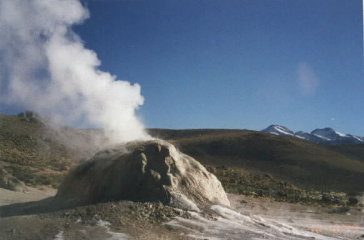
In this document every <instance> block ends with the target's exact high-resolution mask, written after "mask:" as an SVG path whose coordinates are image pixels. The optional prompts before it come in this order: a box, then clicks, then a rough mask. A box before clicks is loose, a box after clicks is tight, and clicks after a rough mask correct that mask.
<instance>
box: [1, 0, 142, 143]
mask: <svg viewBox="0 0 364 240" xmlns="http://www.w3.org/2000/svg"><path fill="white" fill-rule="evenodd" d="M88 16H89V13H88V11H87V10H86V9H85V8H84V7H83V6H82V4H81V2H80V1H79V0H26V1H24V0H0V32H1V35H0V101H1V102H2V104H4V103H8V104H9V105H11V106H12V107H14V106H15V105H17V106H19V107H20V108H26V109H31V110H34V111H36V112H39V113H41V114H42V115H46V116H50V117H51V118H53V119H55V120H58V122H61V123H62V125H70V124H71V125H82V126H87V127H101V128H103V129H105V131H106V135H107V136H108V138H109V139H110V140H111V143H118V142H127V141H132V140H136V139H143V138H146V136H147V134H146V133H145V132H144V128H143V126H142V124H141V122H140V121H139V119H138V118H137V117H136V115H135V110H136V109H137V108H138V107H139V106H140V105H142V104H143V101H144V99H143V97H142V96H141V94H140V86H139V85H138V84H130V83H129V82H126V81H120V80H117V79H116V77H115V76H113V75H111V74H109V73H107V72H103V71H100V70H99V69H98V67H99V66H100V61H99V59H98V58H97V56H96V53H95V52H93V51H91V50H89V49H86V48H85V47H84V45H83V42H82V40H81V39H80V37H79V36H78V35H77V34H76V33H75V32H73V31H72V29H71V27H72V26H73V25H75V24H81V23H82V22H83V21H84V20H85V19H86V18H88Z"/></svg>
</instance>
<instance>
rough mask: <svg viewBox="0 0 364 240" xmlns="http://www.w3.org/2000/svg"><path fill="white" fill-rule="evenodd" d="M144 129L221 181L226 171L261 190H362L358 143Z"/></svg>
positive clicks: (363, 165) (231, 132)
mask: <svg viewBox="0 0 364 240" xmlns="http://www.w3.org/2000/svg"><path fill="white" fill-rule="evenodd" d="M150 132H151V134H153V135H156V136H159V137H164V138H165V139H167V140H169V141H172V142H173V143H174V144H176V145H177V146H178V147H179V148H180V149H181V151H183V152H185V153H187V154H189V155H191V156H193V157H195V158H196V159H199V161H201V162H202V163H203V164H205V165H208V166H210V167H212V168H214V171H215V173H216V174H217V176H218V177H220V178H221V179H222V181H223V183H224V179H223V178H225V177H227V176H226V175H227V174H230V175H231V176H230V177H227V178H228V179H227V181H231V182H232V183H234V182H236V181H239V179H237V178H239V177H240V178H241V181H242V182H245V183H246V182H247V181H248V182H250V183H251V184H253V185H254V182H255V183H257V185H259V184H260V185H259V186H256V187H258V188H263V189H261V190H262V191H263V192H264V191H265V192H267V191H268V189H267V188H270V187H272V185H275V186H276V187H275V188H277V186H278V185H284V184H288V185H290V184H292V185H293V186H292V187H290V188H292V189H295V187H298V188H302V189H307V190H310V191H327V192H330V191H343V192H347V193H350V192H361V191H364V161H363V153H364V148H363V146H362V145H345V146H344V145H337V146H323V145H319V144H315V143H312V142H309V141H306V140H302V139H299V138H296V137H291V136H276V135H272V134H267V133H262V132H256V131H249V130H209V129H205V130H201V129H199V130H165V129H152V130H150ZM221 169H225V170H221ZM229 172H230V173H229ZM219 175H220V176H219ZM224 175H225V176H224ZM264 176H266V178H264ZM246 178H248V180H247V179H246ZM252 178H256V180H255V181H253V180H252ZM280 180H282V181H283V182H281V181H280ZM259 182H260V183H259ZM258 183H259V184H258ZM229 185H232V184H226V182H225V186H229ZM264 188H265V189H264ZM278 188H279V187H278Z"/></svg>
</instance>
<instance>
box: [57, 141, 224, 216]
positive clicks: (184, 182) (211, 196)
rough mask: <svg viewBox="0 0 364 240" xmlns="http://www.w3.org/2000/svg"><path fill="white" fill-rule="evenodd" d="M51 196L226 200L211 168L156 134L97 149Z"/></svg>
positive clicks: (185, 203)
mask: <svg viewBox="0 0 364 240" xmlns="http://www.w3.org/2000/svg"><path fill="white" fill-rule="evenodd" d="M56 197H57V198H58V199H60V200H63V201H64V200H66V201H68V202H69V203H70V204H73V205H81V204H90V203H96V202H105V201H113V200H132V201H141V202H146V201H151V202H162V203H164V204H167V205H171V206H174V207H179V208H183V209H191V210H193V209H194V210H197V209H198V207H197V206H203V205H206V204H223V205H230V203H229V200H228V199H227V196H226V194H225V191H224V189H223V187H222V185H221V183H220V181H219V180H218V179H217V178H216V177H215V176H214V175H213V174H211V173H209V172H208V171H207V170H206V169H205V167H203V166H202V165H201V164H200V163H199V162H197V161H196V160H195V159H193V158H192V157H190V156H187V155H185V154H183V153H181V152H179V151H178V150H177V149H176V148H175V147H174V146H173V145H172V144H169V143H167V142H164V141H161V140H153V141H146V142H135V143H130V144H127V145H126V146H121V147H119V148H115V149H110V150H106V151H102V152H99V153H98V154H96V155H95V156H94V157H93V158H92V159H91V160H89V161H87V162H85V163H83V164H81V165H80V166H78V167H77V168H76V169H75V170H74V171H72V172H71V173H70V174H69V175H68V176H67V177H66V179H65V180H64V182H63V183H62V184H61V186H60V188H59V190H58V193H57V196H56Z"/></svg>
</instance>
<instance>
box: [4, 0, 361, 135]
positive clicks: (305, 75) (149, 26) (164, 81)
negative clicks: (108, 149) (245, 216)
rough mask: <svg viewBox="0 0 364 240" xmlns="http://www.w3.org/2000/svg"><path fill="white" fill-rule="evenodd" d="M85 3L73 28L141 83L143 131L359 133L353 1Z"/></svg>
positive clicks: (110, 64)
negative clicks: (84, 15) (85, 12)
mask: <svg viewBox="0 0 364 240" xmlns="http://www.w3.org/2000/svg"><path fill="white" fill-rule="evenodd" d="M84 3H85V5H87V7H88V9H89V10H90V18H89V19H88V20H86V21H85V22H84V23H83V24H82V25H79V26H76V27H74V30H75V32H76V33H78V34H79V35H80V36H81V38H82V39H83V41H84V43H85V46H86V47H87V48H89V49H92V50H94V51H95V52H96V53H97V54H98V57H99V59H100V60H101V61H102V65H101V69H102V70H105V71H108V72H111V73H112V74H115V75H117V77H118V79H123V80H128V81H130V82H134V83H139V84H140V85H141V87H142V94H143V96H144V98H145V104H144V105H143V106H142V107H141V108H140V109H139V111H138V114H139V115H140V117H141V118H142V120H143V122H144V123H145V125H146V126H147V127H158V128H238V129H253V130H261V129H263V128H265V127H266V126H268V125H270V124H273V123H276V124H282V125H285V126H287V127H288V128H291V129H292V130H305V131H311V130H313V129H314V128H319V127H327V126H330V127H333V128H335V129H337V130H339V131H341V132H345V133H353V134H357V135H362V136H364V124H363V123H364V122H363V119H364V108H363V107H364V94H363V92H364V91H363V90H364V81H363V80H364V78H363V77H364V76H363V66H364V64H363V31H362V29H363V20H362V3H361V1H360V0H224V1H223V0H152V1H150V0H88V1H84ZM2 111H5V112H10V111H11V109H4V108H2Z"/></svg>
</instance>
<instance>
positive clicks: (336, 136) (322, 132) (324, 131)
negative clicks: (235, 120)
mask: <svg viewBox="0 0 364 240" xmlns="http://www.w3.org/2000/svg"><path fill="white" fill-rule="evenodd" d="M262 132H265V133H270V134H274V135H278V136H293V137H297V138H300V139H304V140H308V141H311V142H315V143H320V144H358V143H364V137H358V136H354V135H351V134H344V133H341V132H338V131H336V130H334V129H332V128H328V127H327V128H317V129H315V130H313V131H312V132H311V133H308V132H304V131H298V132H296V133H295V132H293V131H292V130H290V129H289V128H287V127H284V126H281V125H270V126H269V127H267V128H265V129H263V130H262Z"/></svg>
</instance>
